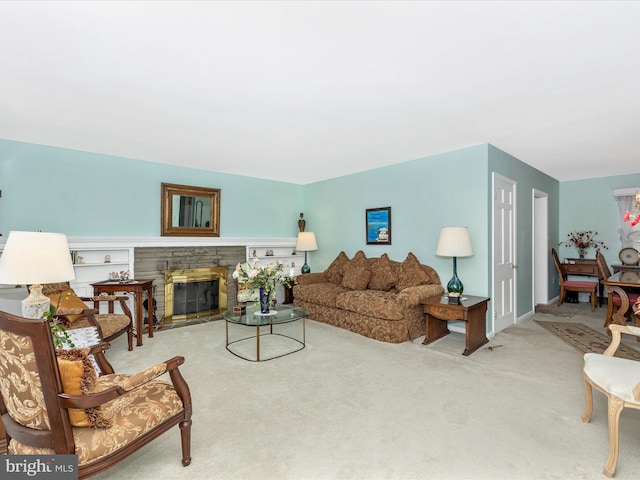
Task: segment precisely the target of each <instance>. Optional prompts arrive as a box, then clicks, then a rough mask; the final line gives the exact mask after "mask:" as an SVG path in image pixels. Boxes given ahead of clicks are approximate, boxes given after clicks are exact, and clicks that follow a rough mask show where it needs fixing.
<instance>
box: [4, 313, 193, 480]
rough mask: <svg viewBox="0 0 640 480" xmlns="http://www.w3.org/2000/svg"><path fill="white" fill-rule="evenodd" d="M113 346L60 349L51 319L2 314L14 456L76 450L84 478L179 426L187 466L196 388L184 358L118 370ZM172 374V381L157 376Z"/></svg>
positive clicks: (8, 422) (6, 415)
mask: <svg viewBox="0 0 640 480" xmlns="http://www.w3.org/2000/svg"><path fill="white" fill-rule="evenodd" d="M107 348H108V344H106V343H101V344H100V345H96V346H94V347H91V348H90V349H75V350H69V351H61V350H58V351H56V350H54V345H53V339H52V336H51V331H50V329H49V325H48V322H47V320H44V319H42V320H31V319H25V318H21V317H18V316H15V315H11V314H9V313H5V312H0V415H1V416H2V423H3V425H4V428H5V430H6V435H7V446H8V448H7V450H8V453H9V454H13V455H52V454H72V455H73V454H75V455H77V456H78V475H79V478H85V477H88V476H90V475H94V474H96V473H98V472H101V471H103V470H105V469H107V468H109V467H110V466H112V465H114V464H115V463H117V462H119V461H120V460H123V459H124V458H126V457H127V456H129V455H131V454H132V453H134V452H136V451H137V450H138V449H139V448H140V447H142V446H143V445H145V444H147V443H148V442H150V441H151V440H153V439H155V438H156V437H158V436H159V435H161V434H163V433H164V432H167V431H168V430H169V429H171V428H172V427H174V426H176V425H177V426H179V428H180V434H181V439H182V464H183V465H184V466H187V465H189V464H190V463H191V411H192V406H191V394H190V391H189V387H188V385H187V383H186V382H185V380H184V378H183V377H182V375H181V373H180V370H179V366H180V365H181V364H182V363H184V358H183V357H174V358H171V359H170V360H167V361H165V362H162V363H159V364H157V365H154V366H152V367H150V368H148V369H146V370H144V371H142V372H140V373H137V374H135V375H126V374H115V373H114V372H113V368H112V367H111V365H110V364H109V362H108V361H107V359H106V357H105V356H104V350H106V349H107ZM90 354H91V355H94V357H95V359H96V361H97V364H98V366H99V368H100V370H101V375H100V376H97V374H96V372H95V370H94V368H93V367H92V364H91V362H90V361H89V359H88V358H87V357H88V355H90ZM165 373H168V374H169V376H170V380H171V381H170V382H167V381H163V380H159V379H157V377H159V376H160V375H163V374H165Z"/></svg>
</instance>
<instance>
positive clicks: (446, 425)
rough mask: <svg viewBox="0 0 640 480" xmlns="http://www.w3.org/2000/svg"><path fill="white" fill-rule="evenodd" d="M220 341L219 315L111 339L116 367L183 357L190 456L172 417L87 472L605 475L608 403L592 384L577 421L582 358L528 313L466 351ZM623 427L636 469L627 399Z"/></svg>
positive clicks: (455, 344) (323, 330) (322, 335)
mask: <svg viewBox="0 0 640 480" xmlns="http://www.w3.org/2000/svg"><path fill="white" fill-rule="evenodd" d="M600 310H602V309H600ZM599 313H601V314H602V315H604V313H603V312H602V311H601V312H599ZM534 318H536V319H542V320H552V319H553V318H554V317H552V316H550V315H536V316H535V317H534ZM573 319H575V320H576V321H579V322H581V323H585V324H587V325H590V326H592V327H593V328H597V324H600V325H601V323H602V319H601V318H599V317H595V316H589V315H585V316H580V315H576V317H573V318H572V319H571V320H573ZM294 325H295V324H294ZM224 342H225V325H224V322H220V321H217V322H209V323H203V324H199V325H193V326H189V327H184V328H174V329H167V330H163V331H160V332H158V333H157V334H156V335H155V337H154V338H152V339H147V338H145V341H144V346H142V347H136V348H135V349H134V351H133V352H128V351H126V345H125V341H124V340H121V339H117V340H116V341H115V342H114V345H113V347H112V352H110V354H109V358H110V359H111V361H112V363H113V364H114V367H115V368H116V370H117V371H125V372H131V373H133V372H135V371H138V370H140V369H142V368H143V367H146V366H149V365H151V364H152V363H154V362H157V361H160V360H164V359H167V358H169V357H171V356H173V355H184V356H185V357H186V363H185V364H184V366H183V367H182V370H183V373H184V376H185V378H186V379H187V381H188V382H189V384H190V386H191V390H192V395H193V400H194V414H193V432H192V433H193V438H192V440H193V442H192V443H193V445H192V456H193V462H192V464H191V466H189V467H182V465H181V463H180V458H181V457H180V451H179V449H180V435H179V431H178V429H177V428H176V429H175V431H171V432H168V433H166V434H164V435H162V436H161V437H160V438H158V439H156V440H154V442H152V443H151V444H150V445H148V446H146V447H144V448H143V449H142V450H140V451H139V452H138V453H137V454H136V455H134V456H131V457H129V458H128V459H126V460H124V461H123V462H121V463H120V464H119V465H117V466H116V467H114V468H112V469H110V470H108V471H106V472H104V473H102V474H100V475H97V476H95V477H93V478H96V479H107V478H113V479H135V480H144V479H149V480H151V479H154V480H155V479H174V478H175V479H177V478H185V479H211V478H215V479H269V480H271V479H273V480H276V479H277V480H280V479H476V478H477V479H598V480H601V479H602V478H604V477H603V475H602V468H603V465H604V462H605V460H606V456H607V449H608V440H607V414H606V402H605V400H604V398H603V396H602V395H600V394H598V393H596V394H595V398H594V414H593V418H592V422H591V423H590V424H584V423H582V421H581V420H580V415H581V414H582V412H583V409H584V391H583V385H582V376H581V372H582V356H581V355H580V354H579V353H577V352H576V351H575V350H574V349H573V348H571V347H570V346H568V345H566V344H565V343H564V342H560V341H558V340H557V339H556V338H553V336H551V335H549V333H548V332H546V331H545V330H544V329H543V328H541V327H540V326H538V325H537V324H536V323H535V322H534V321H532V320H531V319H529V320H526V321H524V322H522V323H521V324H519V325H516V326H513V327H511V328H509V329H507V330H505V331H503V332H501V333H499V334H498V335H497V336H496V337H494V338H493V339H492V340H491V341H490V343H489V344H487V345H486V346H485V347H483V348H481V349H480V350H478V351H477V352H475V353H474V354H472V355H471V356H469V357H465V356H462V355H461V353H462V351H463V350H464V335H462V334H459V333H452V334H450V335H448V336H446V337H445V338H443V339H441V340H439V341H437V342H434V343H433V344H431V345H428V346H424V345H422V344H421V342H422V339H418V340H416V341H414V342H407V343H404V344H400V345H391V344H385V343H381V342H377V341H374V340H371V339H367V338H364V337H361V336H359V335H356V334H353V333H350V332H347V331H345V330H341V329H338V328H335V327H331V326H329V325H325V324H321V323H318V322H314V321H308V322H307V348H305V349H304V350H302V351H300V352H297V353H295V354H293V355H290V356H287V357H282V358H279V359H276V360H272V361H269V362H265V363H251V362H247V361H244V360H241V359H239V358H237V357H235V356H233V355H232V354H230V353H229V352H227V351H226V349H225V343H224ZM489 346H491V347H494V348H493V349H492V350H490V349H488V348H487V347H489ZM497 347H499V348H497ZM620 430H621V431H620V437H621V441H620V460H619V463H618V470H617V472H616V478H617V479H619V480H621V479H631V478H634V479H635V478H637V476H638V472H640V456H639V455H637V450H638V447H639V446H640V438H639V436H638V432H640V412H639V411H635V410H632V411H628V410H625V412H624V413H623V415H622V421H621V429H620Z"/></svg>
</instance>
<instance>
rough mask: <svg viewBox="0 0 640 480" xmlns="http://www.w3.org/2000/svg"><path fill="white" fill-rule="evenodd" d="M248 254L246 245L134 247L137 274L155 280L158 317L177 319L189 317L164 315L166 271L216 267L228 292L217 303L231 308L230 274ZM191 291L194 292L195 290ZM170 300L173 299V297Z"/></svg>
mask: <svg viewBox="0 0 640 480" xmlns="http://www.w3.org/2000/svg"><path fill="white" fill-rule="evenodd" d="M245 258H246V247H245V246H196V247H178V246H166V247H135V250H134V271H135V277H136V278H141V279H147V278H151V279H153V280H154V282H153V298H154V300H155V302H156V314H157V316H158V321H160V322H163V321H168V320H170V321H173V322H176V321H183V320H186V317H180V318H175V316H174V315H172V317H174V318H171V319H166V320H165V318H164V315H165V272H167V271H171V270H197V269H213V268H215V269H216V270H217V271H218V275H219V276H220V277H222V278H223V279H224V283H225V285H226V292H225V293H226V295H225V296H222V295H220V296H219V298H218V303H219V305H218V307H219V309H220V310H221V311H222V310H223V309H226V310H228V309H231V308H233V305H234V304H235V302H234V299H235V298H236V286H235V281H234V280H233V277H232V276H231V274H232V273H233V270H234V269H235V266H236V265H237V264H238V263H243V262H245V261H246V260H245ZM203 293H204V292H203ZM185 295H187V294H186V292H185ZM190 295H193V292H192V293H191V294H190ZM196 295H197V294H196ZM171 301H172V302H173V299H171Z"/></svg>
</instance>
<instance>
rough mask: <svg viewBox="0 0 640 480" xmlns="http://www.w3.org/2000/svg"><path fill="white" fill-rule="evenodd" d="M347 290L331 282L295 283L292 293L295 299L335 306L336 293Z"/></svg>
mask: <svg viewBox="0 0 640 480" xmlns="http://www.w3.org/2000/svg"><path fill="white" fill-rule="evenodd" d="M348 291H349V290H348V289H346V288H344V287H342V286H341V285H335V284H333V283H314V284H311V285H300V284H298V285H296V286H295V287H294V290H293V295H294V298H295V299H296V300H302V301H305V302H310V303H316V304H318V305H325V306H327V307H335V306H336V298H337V296H338V295H340V294H341V293H344V292H348Z"/></svg>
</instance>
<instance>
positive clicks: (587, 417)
mask: <svg viewBox="0 0 640 480" xmlns="http://www.w3.org/2000/svg"><path fill="white" fill-rule="evenodd" d="M582 379H583V381H584V396H585V400H586V406H585V409H584V413H583V414H582V417H580V418H582V421H583V422H584V423H589V422H590V421H591V413H592V412H593V388H591V384H590V383H589V380H588V379H587V376H586V375H585V374H584V373H583V374H582Z"/></svg>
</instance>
